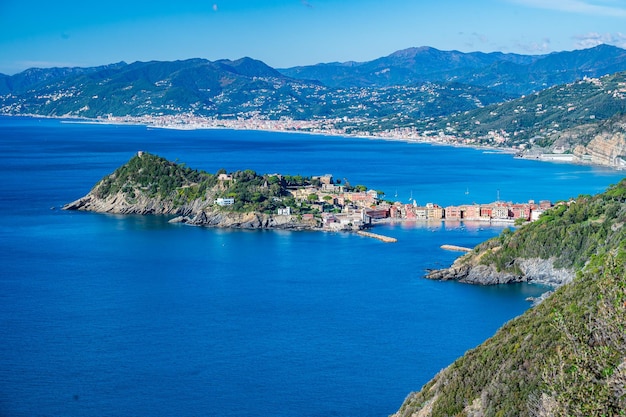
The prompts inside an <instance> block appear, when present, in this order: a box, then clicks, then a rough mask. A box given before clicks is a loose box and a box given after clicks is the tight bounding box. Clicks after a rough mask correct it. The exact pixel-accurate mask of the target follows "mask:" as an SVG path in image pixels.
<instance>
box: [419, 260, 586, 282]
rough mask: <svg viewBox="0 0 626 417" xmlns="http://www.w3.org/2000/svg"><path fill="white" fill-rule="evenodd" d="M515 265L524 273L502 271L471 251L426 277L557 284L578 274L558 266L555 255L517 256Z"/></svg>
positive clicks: (470, 280) (443, 279)
mask: <svg viewBox="0 0 626 417" xmlns="http://www.w3.org/2000/svg"><path fill="white" fill-rule="evenodd" d="M515 266H517V268H516V270H518V271H520V273H512V272H506V271H498V270H497V269H496V267H495V266H493V265H482V264H480V263H478V262H477V261H476V258H475V257H472V254H468V255H464V256H462V257H460V258H458V259H457V260H456V261H454V263H453V264H452V266H450V267H449V268H444V269H437V270H432V271H429V272H428V273H427V274H426V278H428V279H434V280H442V281H448V280H455V281H459V282H464V283H468V284H479V285H497V284H512V283H518V282H528V283H534V284H540V285H547V286H551V287H555V288H556V287H560V286H561V285H564V284H567V283H569V282H571V281H572V280H573V279H574V276H575V274H574V271H573V270H570V269H566V268H555V267H554V259H539V258H532V259H517V260H516V261H515Z"/></svg>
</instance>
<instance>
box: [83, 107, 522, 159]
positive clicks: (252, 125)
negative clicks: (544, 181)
mask: <svg viewBox="0 0 626 417" xmlns="http://www.w3.org/2000/svg"><path fill="white" fill-rule="evenodd" d="M87 120H92V121H93V122H96V123H111V124H141V125H146V126H148V127H154V128H163V129H180V130H194V129H233V130H264V131H273V132H291V133H312V134H320V135H341V136H357V137H366V138H367V137H371V138H376V139H395V140H403V141H413V142H424V143H435V144H442V145H450V146H478V145H479V144H478V143H476V141H475V140H473V139H471V138H459V137H457V136H452V135H441V134H436V135H435V134H434V132H427V131H426V132H420V131H419V130H418V129H417V128H415V127H401V128H393V129H386V130H382V131H371V132H370V131H362V132H358V133H356V134H354V133H350V132H348V131H347V130H346V129H345V128H341V127H338V126H340V125H341V124H342V122H343V123H346V122H358V120H352V119H347V118H318V119H310V120H294V119H291V118H289V117H282V118H280V119H278V120H270V119H265V118H261V117H251V118H243V117H234V115H233V117H232V118H223V117H220V118H214V117H201V116H197V115H193V114H176V115H160V116H151V115H146V116H122V117H118V116H107V117H99V118H96V119H87ZM493 135H494V137H493V140H492V142H493V146H486V145H485V144H480V146H481V147H494V148H498V147H499V146H500V145H501V144H502V143H503V142H504V140H505V139H504V137H503V136H502V135H501V134H500V133H495V132H494V134H493ZM522 149H523V148H522ZM501 150H502V151H507V152H511V153H515V152H516V151H517V149H516V148H510V149H509V148H501ZM520 150H521V149H520Z"/></svg>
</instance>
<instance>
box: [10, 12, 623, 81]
mask: <svg viewBox="0 0 626 417" xmlns="http://www.w3.org/2000/svg"><path fill="white" fill-rule="evenodd" d="M621 31H623V32H621ZM600 43H608V44H612V45H617V46H620V47H626V0H625V1H619V0H465V1H453V0H438V1H423V0H386V1H382V0H379V1H373V0H270V1H260V0H257V1H255V0H208V1H207V0H175V1H163V0H152V1H136V0H108V1H106V2H91V1H86V0H80V1H78V0H56V1H50V0H46V1H42V0H30V1H24V0H0V73H5V74H14V73H16V72H19V71H22V70H24V69H26V68H31V67H52V66H95V65H103V64H109V63H113V62H119V61H126V62H129V63H130V62H134V61H149V60H176V59H187V58H195V57H200V58H207V59H210V60H217V59H222V58H227V59H237V58H241V57H244V56H249V57H252V58H256V59H260V60H262V61H264V62H266V63H267V64H269V65H271V66H273V67H277V68H284V67H291V66H296V65H309V64H316V63H319V62H333V61H368V60H371V59H375V58H378V57H381V56H385V55H389V54H390V53H392V52H394V51H396V50H399V49H404V48H408V47H413V46H433V47H435V48H438V49H442V50H459V51H463V52H471V51H483V52H491V51H503V52H515V53H523V54H544V53H549V52H553V51H563V50H572V49H581V48H586V47H592V46H595V45H598V44H600Z"/></svg>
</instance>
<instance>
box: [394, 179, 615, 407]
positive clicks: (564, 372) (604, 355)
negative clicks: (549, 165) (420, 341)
mask: <svg viewBox="0 0 626 417" xmlns="http://www.w3.org/2000/svg"><path fill="white" fill-rule="evenodd" d="M625 222H626V180H622V181H621V182H620V183H619V184H617V185H615V186H612V187H611V188H610V189H609V190H608V191H607V192H605V193H603V194H600V195H597V196H594V197H590V196H583V197H580V198H578V199H577V200H576V201H575V202H570V204H569V205H562V206H559V207H556V208H555V209H553V210H551V211H549V212H547V213H546V214H544V215H543V217H542V218H541V219H540V220H539V221H538V222H536V223H533V224H530V225H527V226H525V227H522V228H520V229H519V230H517V231H515V232H505V233H504V234H503V235H502V236H500V237H498V238H495V239H493V240H492V241H490V242H487V243H486V244H484V245H482V246H481V247H479V248H477V250H476V251H477V252H483V253H486V254H487V255H486V256H489V257H490V259H487V258H485V262H489V263H496V264H498V265H499V266H500V267H501V268H507V267H514V266H513V265H514V263H512V260H513V259H514V258H515V257H516V256H522V257H523V256H539V257H554V258H555V262H561V263H562V264H563V265H569V266H573V267H575V268H576V269H577V270H578V271H579V272H578V273H577V277H576V279H575V280H574V281H573V282H572V283H570V284H567V285H564V286H562V287H561V288H559V289H558V290H556V291H555V293H554V294H553V295H552V296H550V297H549V298H547V299H546V300H545V301H543V302H542V303H541V304H539V305H538V306H536V307H534V308H532V309H530V310H529V311H527V312H526V313H525V314H523V315H522V316H520V317H518V318H516V319H514V320H511V321H510V322H509V323H507V324H505V325H504V326H503V327H502V328H501V329H500V330H499V331H498V332H497V333H496V334H495V335H494V336H493V337H492V338H490V339H489V340H487V341H486V342H484V343H483V344H482V345H480V346H478V347H477V348H475V349H472V350H470V351H468V352H467V353H466V354H465V355H464V356H463V357H461V358H459V359H458V360H457V361H456V362H454V363H453V364H452V365H450V366H449V367H448V368H446V369H444V370H442V371H441V372H440V373H439V374H438V375H437V376H435V378H433V380H431V381H430V382H428V383H427V384H426V385H425V386H424V387H423V388H422V389H421V391H419V392H416V393H412V394H411V395H409V397H408V398H407V399H406V400H405V402H404V404H403V405H402V407H401V408H400V410H399V411H398V413H397V416H403V417H404V416H412V415H419V416H511V417H512V416H625V415H626V236H625V233H626V232H625V228H624V223H625ZM495 247H498V248H499V249H498V250H496V251H494V250H493V249H494V248H495Z"/></svg>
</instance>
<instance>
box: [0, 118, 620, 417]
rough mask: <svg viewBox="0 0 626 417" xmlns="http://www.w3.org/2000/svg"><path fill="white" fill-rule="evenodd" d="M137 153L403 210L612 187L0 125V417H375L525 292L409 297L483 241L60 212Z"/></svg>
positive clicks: (51, 126)
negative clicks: (318, 181)
mask: <svg viewBox="0 0 626 417" xmlns="http://www.w3.org/2000/svg"><path fill="white" fill-rule="evenodd" d="M137 150H145V151H149V152H152V153H156V154H159V155H161V156H164V157H167V158H168V159H171V160H177V159H178V160H179V161H180V162H185V163H186V164H187V165H188V166H190V167H193V168H200V169H204V170H207V171H209V172H215V171H217V170H218V169H220V168H226V169H227V170H237V169H248V168H249V169H254V170H256V171H257V172H260V173H266V172H268V173H273V172H281V173H289V174H301V175H320V174H326V173H331V174H333V175H334V176H335V177H336V178H341V179H344V178H346V179H347V180H348V181H350V182H351V183H353V184H365V185H368V186H369V187H371V188H374V189H381V190H384V191H385V192H386V193H387V197H388V198H393V197H394V196H395V195H396V194H397V195H398V198H397V199H398V200H401V201H405V200H406V201H408V199H409V197H410V196H413V197H414V198H415V199H416V200H417V201H418V202H419V203H422V204H424V203H426V202H431V201H432V202H436V203H439V204H442V205H446V204H458V203H465V202H471V201H476V202H489V201H493V200H495V199H496V196H497V195H498V194H499V195H500V198H502V199H504V200H512V201H527V200H529V199H535V200H540V199H551V200H558V199H565V198H569V197H572V196H577V195H579V194H585V193H596V192H599V191H602V190H604V189H605V188H606V187H607V186H608V185H609V184H611V183H615V182H617V181H618V180H619V179H621V177H622V175H621V174H620V173H619V172H614V171H610V170H605V169H600V168H592V167H580V166H573V165H557V164H548V163H539V162H532V161H521V160H515V159H512V158H511V157H510V156H509V155H503V154H498V153H489V152H482V151H477V150H472V149H462V148H447V147H434V146H429V145H418V144H406V143H400V142H385V141H369V140H364V139H349V138H336V137H326V136H308V135H298V134H284V133H283V134H280V133H267V132H248V131H228V130H206V131H172V130H151V129H147V128H145V127H141V126H103V125H85V124H69V123H61V122H60V121H57V120H38V119H26V118H0V178H2V180H1V181H0V267H1V269H0V335H1V338H2V343H0V415H3V416H4V415H6V416H121V415H125V416H155V415H177V416H213V415H219V416H240V415H248V416H386V415H388V414H390V413H393V412H394V411H395V410H396V409H397V408H398V407H399V406H400V404H401V403H402V400H403V399H404V397H405V396H406V395H407V394H408V393H409V392H410V391H412V390H416V389H419V388H420V387H421V386H422V385H423V384H424V383H425V382H427V381H428V380H429V379H430V378H431V377H432V376H433V375H434V374H435V373H436V372H438V371H439V370H440V369H441V368H443V367H445V366H446V365H448V364H449V363H450V362H451V361H453V360H454V359H455V358H457V357H458V356H460V355H462V354H463V352H464V351H465V350H467V349H469V348H472V347H474V346H476V345H477V344H479V343H480V342H481V341H483V340H484V339H486V338H487V337H489V336H490V335H492V334H493V333H494V331H495V330H496V329H497V328H498V327H500V326H501V325H502V324H503V323H504V322H506V321H507V320H509V319H511V318H513V317H515V316H516V315H519V314H520V313H522V312H523V311H524V310H526V309H527V308H529V304H528V302H527V301H525V298H526V297H528V296H533V295H538V294H539V293H540V292H541V291H542V289H541V288H537V287H534V286H530V285H515V286H499V287H476V286H469V285H463V284H458V283H449V282H446V283H444V282H432V281H428V280H425V279H423V275H424V271H425V269H426V268H433V267H440V266H446V265H448V264H449V263H451V262H452V261H453V260H454V258H455V257H456V256H457V254H455V253H450V252H445V251H442V250H441V249H439V246H440V245H442V244H444V243H448V244H457V245H463V246H471V245H475V244H477V243H479V242H480V241H482V240H485V239H487V238H489V237H491V236H494V235H496V234H498V233H499V232H500V231H501V230H502V226H489V225H485V224H461V223H448V224H442V223H431V224H428V223H412V224H410V223H404V224H396V225H386V226H381V227H380V228H379V229H377V231H379V232H380V233H383V234H386V235H390V236H394V237H397V238H398V242H397V243H395V244H384V243H381V242H379V241H377V240H373V239H368V238H363V237H359V236H357V235H352V234H336V233H321V232H281V231H235V230H213V229H205V228H194V227H188V226H184V225H171V224H168V223H167V222H166V221H165V220H164V219H162V218H159V217H140V216H129V217H121V216H114V215H101V214H94V213H76V212H65V211H62V210H59V207H60V206H61V205H63V204H64V203H67V202H69V201H72V200H74V199H76V198H78V197H80V196H82V195H84V194H85V193H87V192H88V191H89V189H90V188H91V186H92V185H93V184H95V182H96V181H98V180H99V179H100V178H102V177H103V176H104V175H106V174H108V173H110V172H111V171H112V170H114V169H115V168H116V167H118V166H120V165H122V164H124V163H125V162H126V161H127V160H128V159H130V158H131V157H132V156H133V154H134V153H135V152H136V151H137ZM467 191H469V194H467Z"/></svg>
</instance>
